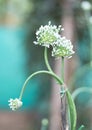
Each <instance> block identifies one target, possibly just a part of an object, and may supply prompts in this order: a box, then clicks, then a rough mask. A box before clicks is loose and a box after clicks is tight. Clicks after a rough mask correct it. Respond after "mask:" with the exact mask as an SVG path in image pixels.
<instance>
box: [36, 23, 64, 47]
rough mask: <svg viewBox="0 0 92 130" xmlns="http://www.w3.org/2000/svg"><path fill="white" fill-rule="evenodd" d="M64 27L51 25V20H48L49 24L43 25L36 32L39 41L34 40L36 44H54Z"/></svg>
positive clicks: (46, 45)
mask: <svg viewBox="0 0 92 130" xmlns="http://www.w3.org/2000/svg"><path fill="white" fill-rule="evenodd" d="M62 30H63V28H61V26H58V27H57V26H56V25H51V22H48V25H45V26H41V27H40V28H39V30H38V31H37V32H36V38H37V41H34V43H35V44H38V45H42V46H45V47H49V46H50V45H53V44H54V43H55V42H56V41H57V39H58V38H59V37H60V35H59V33H60V31H62Z"/></svg>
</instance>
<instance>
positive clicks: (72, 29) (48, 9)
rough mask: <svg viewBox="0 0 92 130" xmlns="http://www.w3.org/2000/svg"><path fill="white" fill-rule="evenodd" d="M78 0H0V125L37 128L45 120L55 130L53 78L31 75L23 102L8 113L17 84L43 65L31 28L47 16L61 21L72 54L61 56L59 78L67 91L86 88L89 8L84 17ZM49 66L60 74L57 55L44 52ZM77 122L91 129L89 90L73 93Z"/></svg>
mask: <svg viewBox="0 0 92 130" xmlns="http://www.w3.org/2000/svg"><path fill="white" fill-rule="evenodd" d="M81 2H83V1H82V0H77V1H76V0H61V1H60V0H0V130H6V129H7V130H8V129H9V130H15V129H17V130H24V129H26V130H39V129H40V128H41V120H42V119H43V118H47V119H49V122H50V123H49V125H48V128H47V129H50V130H56V129H57V130H60V127H59V125H60V113H59V112H60V110H59V108H60V101H59V94H58V90H59V87H57V88H56V83H55V82H54V81H53V80H52V79H51V78H50V77H49V76H46V75H41V76H38V77H35V78H33V79H32V80H31V81H30V82H29V84H28V86H27V87H26V90H25V92H24V95H23V99H22V100H23V107H22V108H21V109H20V110H19V111H17V112H11V110H10V109H9V106H8V100H9V99H10V98H16V97H19V94H20V91H21V88H22V85H23V83H24V81H25V80H26V78H27V77H28V76H29V75H30V74H31V73H33V72H35V71H37V70H41V69H46V67H45V64H44V59H43V51H44V48H41V47H39V46H35V45H34V44H33V41H34V40H35V32H36V30H37V29H38V28H39V26H40V25H45V24H47V23H48V21H51V22H52V24H56V25H59V24H62V26H63V27H64V32H63V34H62V35H65V36H66V37H67V38H68V39H70V40H71V41H72V43H73V45H74V50H75V54H74V55H73V57H72V58H71V59H69V60H67V59H66V60H65V82H66V83H67V85H68V86H69V89H70V90H71V92H74V90H75V89H77V88H79V87H86V88H88V89H89V88H91V87H92V65H91V61H92V54H91V53H92V47H91V46H92V45H91V44H92V39H91V38H92V31H91V30H92V29H91V28H92V27H91V25H90V27H89V24H88V19H89V17H91V13H92V11H90V12H89V15H87V17H85V11H84V10H83V9H82V8H81ZM88 2H90V4H91V6H92V1H91V0H89V1H88ZM48 56H49V61H50V64H51V66H52V68H53V69H54V70H55V72H56V73H57V74H58V75H59V74H60V62H61V61H60V60H54V59H53V58H52V57H51V56H50V52H49V54H48ZM75 101H76V106H77V113H78V123H77V126H78V127H79V126H80V125H81V124H84V125H85V128H84V130H92V94H89V93H86V92H85V93H82V94H80V95H79V96H78V97H77V98H76V100H75Z"/></svg>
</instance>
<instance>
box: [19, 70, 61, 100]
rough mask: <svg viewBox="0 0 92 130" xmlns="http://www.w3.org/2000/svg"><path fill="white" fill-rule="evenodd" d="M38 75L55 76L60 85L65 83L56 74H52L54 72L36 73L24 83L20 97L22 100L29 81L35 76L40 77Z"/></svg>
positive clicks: (43, 71) (42, 71)
mask: <svg viewBox="0 0 92 130" xmlns="http://www.w3.org/2000/svg"><path fill="white" fill-rule="evenodd" d="M38 74H49V75H51V76H53V77H54V78H55V79H56V80H57V81H58V83H59V84H60V85H62V84H63V81H62V80H61V79H60V78H59V77H58V76H57V75H56V74H54V73H52V72H49V71H45V70H41V71H37V72H34V73H33V74H31V75H30V76H29V77H28V78H27V79H26V81H25V82H24V85H23V87H22V90H21V93H20V97H19V99H20V100H21V99H22V95H23V93H24V90H25V88H26V86H27V83H28V82H29V80H30V79H31V78H33V77H34V76H36V75H38Z"/></svg>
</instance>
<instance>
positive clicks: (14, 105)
mask: <svg viewBox="0 0 92 130" xmlns="http://www.w3.org/2000/svg"><path fill="white" fill-rule="evenodd" d="M62 30H63V28H62V27H61V26H58V27H57V26H55V25H52V24H51V22H49V23H48V25H45V26H41V27H40V28H39V29H38V30H37V32H36V41H34V43H35V44H37V45H41V46H44V47H45V50H44V59H45V64H46V66H47V70H40V71H37V72H34V73H33V74H31V75H30V76H29V77H28V78H27V79H26V81H25V82H24V84H23V87H22V90H21V92H20V96H19V98H16V99H10V100H9V106H10V108H11V109H12V110H14V111H15V110H16V109H18V108H20V107H21V106H22V104H23V103H22V96H23V93H24V91H25V88H26V86H27V84H28V82H29V81H30V80H31V79H32V78H33V77H35V76H37V75H39V74H47V75H50V76H52V77H53V78H54V79H55V80H56V82H57V83H58V84H59V86H60V88H61V91H60V96H61V98H62V99H63V95H66V99H67V104H68V112H69V121H70V123H69V124H70V126H69V129H71V130H76V120H77V114H76V107H75V103H74V100H73V98H72V95H71V93H70V92H69V89H68V88H67V85H66V84H65V83H64V58H65V57H67V58H71V55H72V54H73V53H74V51H73V45H72V43H71V42H70V40H67V39H66V38H65V37H61V34H60V33H61V31H62ZM49 48H51V49H52V56H53V57H55V58H56V59H57V60H58V58H61V59H62V63H61V70H62V72H61V77H59V76H58V75H56V74H55V73H54V71H53V70H52V68H51V66H50V64H49V61H48V55H47V50H48V49H49ZM43 124H44V123H43ZM82 128H83V127H82V126H81V127H80V128H79V130H81V129H82Z"/></svg>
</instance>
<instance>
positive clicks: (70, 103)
mask: <svg viewBox="0 0 92 130" xmlns="http://www.w3.org/2000/svg"><path fill="white" fill-rule="evenodd" d="M66 97H67V101H68V106H69V115H70V126H71V130H75V129H76V122H77V112H76V107H75V103H74V100H73V98H72V95H71V94H70V92H69V90H67V91H66Z"/></svg>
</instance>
